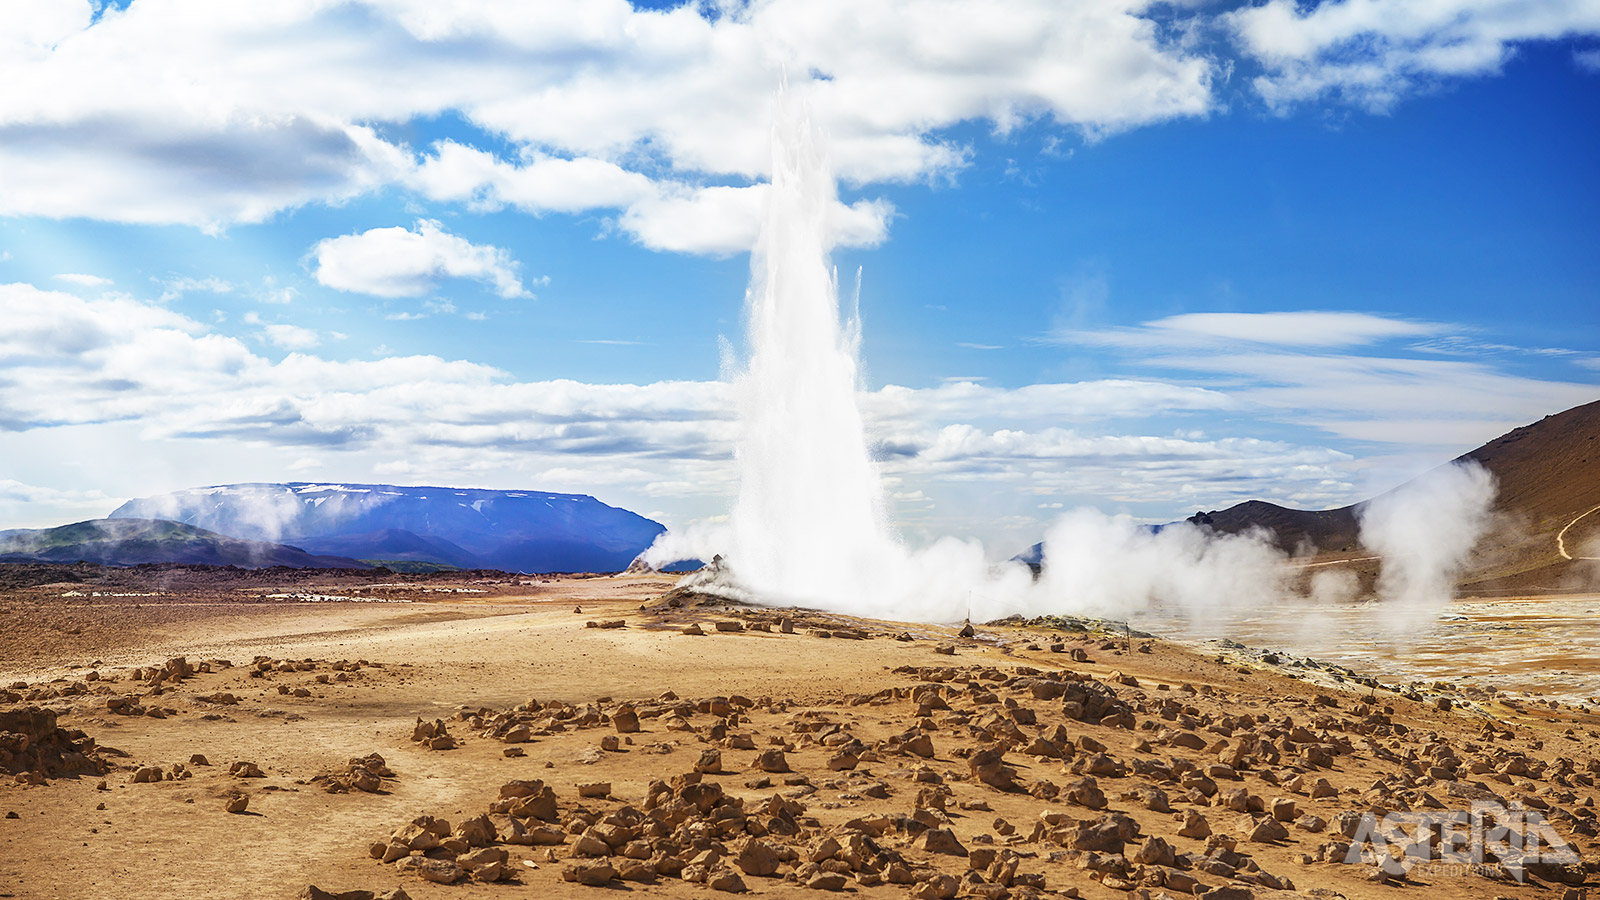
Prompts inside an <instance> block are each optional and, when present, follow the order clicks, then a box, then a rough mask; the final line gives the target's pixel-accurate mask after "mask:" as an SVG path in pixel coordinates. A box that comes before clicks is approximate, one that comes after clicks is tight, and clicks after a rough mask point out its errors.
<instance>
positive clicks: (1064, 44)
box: [0, 0, 1217, 253]
mask: <svg viewBox="0 0 1600 900" xmlns="http://www.w3.org/2000/svg"><path fill="white" fill-rule="evenodd" d="M1147 7H1148V3H1146V2H1144V0H1093V2H1086V3H1072V4H1062V3H1057V2H1053V0H997V2H995V3H988V4H971V3H960V2H951V0H888V2H884V3H880V4H872V5H862V4H859V3H855V2H849V0H762V2H753V3H749V4H742V3H732V2H730V3H717V4H712V5H698V4H686V5H682V6H678V7H676V8H672V9H667V10H650V9H634V8H633V7H632V6H630V5H629V4H628V3H626V2H622V0H558V2H548V3H541V4H536V5H532V6H530V5H527V4H523V5H510V6H508V5H506V4H504V3H502V2H499V0H456V2H450V3H437V2H431V0H427V2H421V0H358V2H350V3H335V4H328V3H314V2H306V0H296V2H282V3H272V4H260V3H253V2H247V0H161V2H156V0H140V2H136V3H133V4H131V5H129V6H127V7H126V8H119V7H116V6H108V7H106V8H105V9H104V10H103V12H102V14H101V15H100V16H99V18H98V20H94V17H93V9H94V7H93V6H92V5H91V3H90V2H89V0H43V2H40V0H33V2H30V3H29V4H28V5H27V7H26V9H27V10H29V12H27V13H26V14H25V15H20V16H14V15H8V19H7V24H6V26H5V27H4V28H3V29H0V83H5V84H6V85H7V86H8V90H7V91H5V92H4V94H3V95H0V169H3V170H4V171H6V172H7V174H8V175H9V176H11V177H8V178H7V179H6V181H5V184H4V186H3V187H0V214H8V215H37V216H50V217H74V216H83V217H89V218H96V219H106V220H114V221H124V222H144V223H182V224H191V225H197V226H200V227H203V228H206V229H209V230H213V231H214V230H217V229H221V228H224V227H226V226H227V225H229V224H231V223H236V222H260V221H263V220H265V219H267V218H268V217H270V216H272V215H273V214H275V213H277V212H279V211H281V210H285V209H291V208H294V207H298V206H302V205H305V204H308V203H318V202H327V203H337V202H340V201H342V200H345V199H348V198H350V197H353V196H356V195H359V194H362V193H366V192H369V191H372V190H374V189H377V188H379V187H382V186H385V185H402V186H405V187H407V188H409V189H410V190H413V191H416V192H417V193H419V194H421V195H422V196H425V197H429V198H431V199H436V200H441V201H448V202H461V203H465V204H467V205H469V206H473V207H479V208H481V207H494V206H503V205H510V206H515V207H517V208H519V209H524V210H528V211H533V212H566V213H573V212H582V211H586V210H592V209H614V210H619V211H622V212H623V220H624V228H625V229H627V230H628V231H629V233H630V234H631V235H632V236H633V237H634V238H635V239H637V240H639V241H640V242H641V243H644V244H645V245H646V246H650V247H658V248H662V249H684V250H686V251H688V252H713V253H720V252H728V248H735V247H737V245H738V241H737V240H736V235H735V234H734V233H719V232H717V231H716V230H715V229H714V228H713V227H712V226H711V225H710V224H708V223H705V222H700V221H696V222H694V223H693V227H692V229H691V234H690V235H689V236H688V237H687V238H685V239H683V240H675V239H674V236H673V235H672V234H671V233H670V231H669V230H668V229H669V228H670V226H671V225H672V224H675V223H678V222H681V221H683V219H684V217H686V216H691V215H692V214H694V213H698V212H706V213H714V212H717V211H723V210H725V209H726V207H727V204H728V203H730V202H732V201H731V200H730V198H729V197H728V196H726V195H724V194H723V193H721V191H722V190H739V189H741V188H744V187H747V186H749V185H750V184H752V183H754V182H758V181H760V180H761V179H762V178H764V177H765V175H766V174H767V167H768V163H769V160H768V153H767V121H768V109H769V104H770V103H771V98H772V94H773V90H774V88H775V86H776V85H777V84H778V83H779V82H780V80H782V79H783V78H785V77H787V79H788V82H789V85H790V90H791V91H792V92H793V93H794V94H795V95H796V96H797V97H798V98H799V99H800V100H802V101H804V102H806V103H807V104H809V106H810V108H811V109H812V110H813V112H814V115H815V117H816V119H817V121H818V122H819V124H820V125H821V126H822V127H823V128H824V129H825V130H826V131H827V132H828V134H829V135H830V137H831V143H832V151H833V158H834V161H835V163H836V165H837V167H838V170H839V174H840V175H841V177H842V178H843V179H844V180H845V181H846V182H847V183H849V184H852V185H857V186H859V185H863V184H868V183H874V182H884V181H913V180H919V179H929V178H935V177H943V176H946V175H948V174H949V173H951V172H954V171H956V170H959V169H960V168H961V167H962V166H964V165H965V164H966V161H967V158H968V151H967V149H966V148H964V147H961V146H958V145H953V144H951V143H949V142H948V141H946V140H945V139H942V138H941V137H939V134H940V133H941V131H942V130H943V129H946V128H947V127H948V126H951V125H953V124H956V123H958V122H962V121H969V120H986V121H989V122H991V123H992V124H993V126H994V127H995V128H996V129H997V130H999V131H1006V130H1009V129H1012V128H1015V127H1017V126H1018V125H1019V124H1021V123H1023V122H1027V121H1035V120H1042V121H1047V122H1049V123H1050V124H1051V125H1053V126H1054V127H1056V128H1058V129H1063V130H1072V131H1076V132H1079V133H1082V134H1084V135H1086V136H1088V137H1090V138H1093V137H1096V136H1099V135H1103V134H1106V133H1110V132H1114V131H1119V130H1123V129H1128V128H1134V127H1137V126H1140V125H1143V124H1146V123H1151V122H1159V121H1163V120H1167V119H1171V118H1174V117H1183V116H1196V115H1205V114H1206V113H1208V112H1209V111H1210V109H1211V108H1212V105H1213V101H1212V96H1211V88H1210V83H1211V79H1212V77H1213V75H1214V73H1215V72H1216V69H1217V67H1216V65H1215V64H1214V62H1213V61H1212V60H1211V59H1209V58H1208V57H1207V56H1205V55H1203V54H1201V53H1199V52H1197V51H1195V50H1193V49H1191V48H1190V47H1188V46H1186V45H1184V43H1183V42H1182V40H1181V38H1170V37H1168V36H1167V34H1166V33H1165V32H1163V30H1162V29H1161V28H1159V27H1158V26H1157V24H1156V23H1155V22H1154V21H1153V20H1152V19H1148V18H1145V17H1144V13H1145V11H1146V9H1147ZM8 13H10V8H9V7H8ZM91 21H92V22H93V24H90V23H91ZM332 46H337V47H338V48H339V49H338V52H336V53H335V52H328V48H329V47H332ZM447 113H455V114H458V115H459V116H460V117H462V118H463V119H465V120H466V121H467V122H469V123H470V124H471V125H473V126H475V127H476V128H477V129H479V130H480V131H481V132H482V133H483V134H484V135H485V138H484V139H485V140H486V141H493V142H494V143H495V144H496V145H501V146H504V145H509V148H510V149H509V151H507V152H506V156H505V158H500V157H497V156H493V155H490V154H489V153H487V152H485V151H483V150H481V149H479V148H476V147H472V146H469V145H468V144H466V143H459V142H443V143H440V144H437V145H435V146H433V147H432V148H429V149H427V150H425V151H424V152H423V153H422V154H421V155H420V156H419V155H418V150H419V149H422V148H410V147H406V146H403V145H401V144H399V143H397V142H395V141H393V140H390V139H386V138H385V137H383V136H382V135H386V134H389V133H390V131H389V128H388V126H391V125H398V126H404V125H407V124H409V123H411V122H413V121H416V120H418V119H421V118H427V117H434V116H438V115H442V114H447ZM396 132H397V133H402V132H400V131H399V130H398V129H397V130H396ZM705 192H712V193H709V194H707V193H705ZM745 202H747V201H745ZM641 204H646V205H641ZM649 204H653V205H649ZM733 205H735V206H737V205H738V203H733ZM885 213H886V205H879V204H873V203H869V204H867V205H866V206H862V205H860V204H856V205H853V206H849V207H846V208H845V210H844V211H841V213H840V218H841V226H842V229H843V231H844V232H845V233H846V234H847V235H848V239H847V242H850V243H863V244H871V243H874V242H876V241H878V240H881V239H882V236H881V232H882V229H883V226H884V224H885ZM701 248H705V249H704V251H702V249H701Z"/></svg>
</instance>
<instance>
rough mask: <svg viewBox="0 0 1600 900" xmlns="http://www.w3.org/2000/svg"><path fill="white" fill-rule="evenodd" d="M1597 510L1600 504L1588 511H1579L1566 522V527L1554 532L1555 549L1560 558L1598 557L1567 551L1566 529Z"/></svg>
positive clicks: (1599, 509) (1599, 557) (1597, 557)
mask: <svg viewBox="0 0 1600 900" xmlns="http://www.w3.org/2000/svg"><path fill="white" fill-rule="evenodd" d="M1597 511H1600V506H1596V507H1594V509H1591V510H1589V511H1588V512H1584V513H1580V514H1579V515H1578V517H1577V518H1575V519H1573V520H1572V521H1571V522H1568V523H1567V527H1566V528H1563V529H1561V530H1560V531H1559V532H1557V533H1556V550H1557V551H1559V552H1560V553H1561V558H1562V559H1600V556H1573V555H1572V554H1570V553H1568V552H1567V529H1568V528H1571V527H1572V526H1574V525H1576V524H1578V523H1579V522H1581V521H1583V519H1584V518H1585V517H1587V516H1589V515H1591V514H1593V513H1595V512H1597Z"/></svg>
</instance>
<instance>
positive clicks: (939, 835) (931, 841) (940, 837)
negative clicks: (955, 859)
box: [916, 828, 967, 856]
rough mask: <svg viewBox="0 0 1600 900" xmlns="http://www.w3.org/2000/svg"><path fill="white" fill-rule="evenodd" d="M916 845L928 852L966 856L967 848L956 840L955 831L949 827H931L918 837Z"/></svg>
mask: <svg viewBox="0 0 1600 900" xmlns="http://www.w3.org/2000/svg"><path fill="white" fill-rule="evenodd" d="M916 847H917V849H919V850H923V851H925V852H928V853H943V854H947V855H950V856H966V855H967V848H966V847H963V846H961V842H960V841H959V840H956V834H955V832H953V831H951V830H950V829H948V828H930V829H928V830H927V831H924V832H923V833H922V834H921V835H919V836H918V837H917V840H916Z"/></svg>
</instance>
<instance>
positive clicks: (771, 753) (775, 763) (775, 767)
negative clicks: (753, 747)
mask: <svg viewBox="0 0 1600 900" xmlns="http://www.w3.org/2000/svg"><path fill="white" fill-rule="evenodd" d="M751 765H753V766H754V767H755V768H757V769H760V770H761V771H763V772H774V773H782V772H788V771H789V761H788V760H787V759H786V758H784V755H783V751H782V750H777V749H773V750H765V751H762V753H761V755H760V756H757V757H756V759H755V762H754V763H752V764H751Z"/></svg>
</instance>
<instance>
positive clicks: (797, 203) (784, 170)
mask: <svg viewBox="0 0 1600 900" xmlns="http://www.w3.org/2000/svg"><path fill="white" fill-rule="evenodd" d="M773 112H774V114H773V126H772V179H771V182H770V184H769V186H768V188H767V198H766V210H765V216H764V218H763V220H762V226H761V232H760V236H759V237H758V238H757V241H756V244H755V247H754V248H753V249H752V251H751V255H750V287H749V289H748V290H747V291H746V294H745V316H746V327H747V336H748V342H749V348H748V352H749V359H748V362H747V363H746V365H745V366H744V368H743V369H742V370H740V371H739V372H738V373H737V374H736V375H735V376H734V377H733V382H734V384H733V392H734V396H735V398H736V402H737V404H738V415H739V431H738V438H737V442H736V447H735V454H736V462H737V470H738V475H739V492H738V497H737V499H736V500H735V502H734V505H733V509H732V511H731V513H730V514H729V516H728V520H727V521H726V522H725V523H719V524H716V525H709V526H707V525H702V526H699V527H691V528H688V529H684V530H679V531H671V532H668V533H666V534H663V535H662V536H661V537H659V538H657V540H656V542H655V544H653V545H652V546H651V547H650V549H649V550H647V551H646V552H645V554H644V562H646V563H648V564H650V565H653V566H658V567H659V566H662V565H665V564H667V563H670V562H674V561H677V560H682V559H693V558H698V559H702V560H709V559H711V558H712V556H713V555H714V554H720V555H721V556H722V557H723V559H724V566H723V567H722V569H721V570H720V571H718V572H715V573H711V572H701V573H694V574H692V575H690V576H687V577H686V578H685V583H687V584H690V585H693V586H695V587H698V588H699V589H701V590H705V591H709V592H714V593H723V594H728V595H732V596H737V597H740V598H743V599H748V600H752V601H755V602H758V603H767V604H773V605H780V604H793V605H800V606H811V607H817V608H823V609H833V610H839V611H845V612H851V613H855V614H858V615H868V616H879V617H883V618H896V619H909V620H917V621H950V620H959V619H960V618H961V617H962V616H963V615H966V614H968V613H969V612H971V613H972V614H974V615H978V614H982V615H988V616H994V615H1004V614H1006V613H1007V612H1014V611H1017V610H1018V609H1019V608H1020V604H1021V603H1022V602H1023V598H1024V596H1025V595H1026V594H1027V593H1028V592H1029V588H1030V587H1031V584H1032V578H1031V575H1030V574H1029V572H1028V569H1027V568H1026V567H1025V566H1022V565H1020V564H1015V563H1011V564H1002V565H1000V566H991V565H990V564H989V563H988V562H987V561H986V559H985V556H984V550H983V547H982V545H980V544H978V543H977V542H975V541H961V540H956V539H954V538H944V539H942V540H939V541H937V542H935V543H934V544H932V545H931V546H929V547H926V548H923V549H921V550H917V551H915V552H912V551H910V550H908V549H907V548H906V547H905V546H903V545H902V544H901V543H900V541H899V540H898V538H897V537H896V536H895V534H894V533H893V532H892V530H891V529H890V528H889V526H888V523H887V521H886V518H885V510H884V503H883V488H882V485H881V483H880V481H879V478H878V473H877V469H876V466H875V465H874V463H873V460H872V455H871V453H870V451H869V447H868V441H867V436H866V429H865V426H864V423H863V421H862V416H861V409H860V406H859V405H858V402H857V396H858V390H859V388H860V384H859V365H858V361H857V353H858V350H859V348H860V325H859V322H858V321H856V319H854V318H851V319H849V320H845V319H844V318H843V317H842V316H841V315H840V311H839V291H838V283H837V277H836V275H835V273H834V270H833V267H832V264H831V263H830V261H829V256H828V254H829V250H830V249H831V248H832V247H833V244H834V240H835V227H836V224H837V223H836V221H835V219H834V216H835V215H836V214H837V211H838V210H839V209H840V205H839V202H838V197H837V193H836V190H835V187H834V181H833V172H832V170H831V168H830V166H829V164H828V157H827V152H826V148H825V147H824V146H823V137H822V135H821V133H820V132H819V131H818V129H817V128H816V127H815V126H814V125H813V124H812V122H811V120H810V117H809V116H808V115H807V114H806V112H805V110H804V109H803V108H801V107H799V106H798V105H797V104H795V103H794V102H793V101H791V100H790V99H788V98H787V97H785V96H784V95H783V94H782V93H780V94H779V96H778V98H777V100H776V101H775V103H774V109H773Z"/></svg>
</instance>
